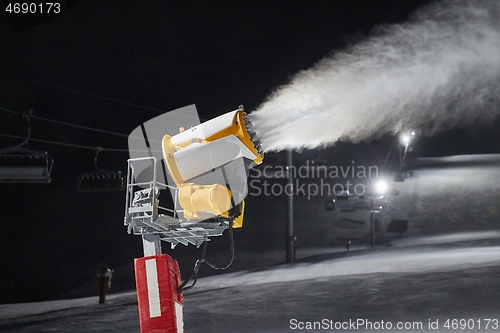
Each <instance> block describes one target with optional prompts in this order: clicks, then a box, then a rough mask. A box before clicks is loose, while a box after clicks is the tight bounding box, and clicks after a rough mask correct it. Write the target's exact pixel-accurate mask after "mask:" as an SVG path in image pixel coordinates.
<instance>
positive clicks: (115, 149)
mask: <svg viewBox="0 0 500 333" xmlns="http://www.w3.org/2000/svg"><path fill="white" fill-rule="evenodd" d="M0 136H4V137H7V138H13V139H25V138H24V137H22V136H17V135H10V134H4V133H0ZM30 141H35V142H42V143H49V144H53V145H60V146H66V147H73V148H81V149H89V150H96V147H95V146H94V147H91V146H84V145H78V144H74V143H65V142H57V141H51V140H42V139H30ZM102 151H114V152H147V151H146V150H141V149H139V150H134V149H131V150H129V149H123V148H102ZM154 152H157V151H154Z"/></svg>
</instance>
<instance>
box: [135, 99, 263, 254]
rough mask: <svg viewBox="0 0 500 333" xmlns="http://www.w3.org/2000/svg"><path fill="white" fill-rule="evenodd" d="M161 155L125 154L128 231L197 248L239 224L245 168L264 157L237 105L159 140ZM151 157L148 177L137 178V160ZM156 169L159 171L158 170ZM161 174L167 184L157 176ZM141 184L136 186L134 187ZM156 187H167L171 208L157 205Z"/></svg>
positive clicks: (258, 141) (250, 124) (158, 191)
mask: <svg viewBox="0 0 500 333" xmlns="http://www.w3.org/2000/svg"><path fill="white" fill-rule="evenodd" d="M161 147H162V153H163V159H162V160H161V161H158V160H157V158H155V157H154V156H148V157H142V158H135V159H129V161H128V173H127V185H126V189H127V194H126V211H125V225H126V226H127V227H128V231H129V233H133V234H136V235H157V236H158V237H159V238H160V239H161V240H163V241H166V242H169V243H170V244H171V247H172V248H174V247H175V246H176V245H177V244H179V243H180V244H183V245H188V244H192V245H195V246H197V247H199V246H200V245H201V244H202V243H203V242H205V241H208V240H209V238H210V237H212V236H219V235H221V234H222V233H223V231H224V230H226V229H228V228H230V227H233V228H239V227H241V226H242V223H243V213H244V197H245V196H246V194H247V178H248V172H249V169H250V168H252V167H253V166H255V165H258V164H260V163H262V160H263V158H264V156H263V153H262V149H261V144H260V140H259V138H258V136H257V133H256V132H255V130H254V129H253V125H252V123H251V122H250V121H249V120H248V119H247V116H246V113H245V112H244V111H243V110H242V109H238V110H236V111H232V112H228V113H226V114H223V115H221V116H219V117H217V118H214V119H212V120H209V121H206V122H204V123H202V124H200V125H198V126H195V127H192V128H190V129H188V130H184V128H180V132H179V133H178V134H175V135H170V134H166V135H165V136H164V137H163V140H162V144H161ZM144 161H150V163H151V165H152V168H153V170H152V172H151V173H149V174H150V175H151V176H152V178H151V179H148V180H147V181H138V180H137V178H136V174H135V169H134V164H135V163H136V162H144ZM160 168H161V170H159V169H160ZM158 171H160V172H162V173H163V174H165V177H164V179H167V183H162V182H160V181H159V180H158V179H157V178H158V177H157V174H158ZM139 186H140V187H141V188H142V189H140V190H136V189H137V187H139ZM160 188H166V189H169V190H170V191H171V193H172V197H173V207H170V208H167V207H163V206H160V203H159V195H160Z"/></svg>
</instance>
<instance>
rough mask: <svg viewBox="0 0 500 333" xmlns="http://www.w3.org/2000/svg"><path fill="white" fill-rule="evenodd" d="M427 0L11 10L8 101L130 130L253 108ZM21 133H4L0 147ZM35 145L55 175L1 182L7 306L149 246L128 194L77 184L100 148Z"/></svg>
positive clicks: (0, 117)
mask: <svg viewBox="0 0 500 333" xmlns="http://www.w3.org/2000/svg"><path fill="white" fill-rule="evenodd" d="M427 3H429V1H423V0H419V1H417V0H411V1H410V0H407V1H396V0H392V1H390V0H376V1H373V0H371V1H370V0H365V1H361V0H342V1H340V0H336V1H231V2H222V1H217V2H215V1H189V2H188V1H157V0H148V1H139V2H138V1H123V0H119V1H118V0H116V1H115V0H107V1H89V0H80V1H79V2H78V3H77V4H76V6H75V7H74V8H72V9H71V10H69V11H68V12H66V13H65V14H64V15H62V16H60V17H58V18H57V19H55V20H52V21H50V22H47V23H44V24H42V25H38V26H36V27H33V28H30V29H25V30H22V31H19V32H16V33H13V32H12V30H11V26H10V25H9V21H8V20H7V16H6V15H5V14H3V15H0V50H1V52H0V88H1V89H0V107H3V108H8V109H10V110H13V111H17V112H25V111H27V110H29V109H31V108H33V109H34V111H35V113H36V115H38V116H40V117H44V118H48V119H53V120H58V121H62V122H67V123H72V124H78V125H82V126H88V127H92V128H98V129H102V130H107V131H112V132H116V133H121V134H125V135H128V134H129V133H130V132H131V131H132V130H133V129H134V128H136V127H137V126H139V125H140V124H141V123H143V122H145V121H147V120H149V119H151V118H153V117H155V116H157V115H159V114H162V113H164V112H168V111H171V110H174V109H177V108H180V107H183V106H186V105H190V104H196V106H197V109H198V112H199V115H200V117H201V118H202V119H210V118H213V117H215V116H217V115H220V114H223V113H225V112H228V111H231V110H234V109H236V108H237V106H238V105H239V104H244V105H245V108H246V110H247V111H252V110H254V109H255V108H257V107H258V106H259V104H260V103H262V102H263V101H264V100H265V99H266V97H267V96H268V95H269V94H270V93H271V92H272V91H273V90H274V89H276V88H277V87H279V86H280V85H282V84H285V83H287V82H288V81H289V80H290V78H291V76H293V75H294V74H295V73H297V72H299V71H300V70H304V69H307V68H309V67H310V66H312V65H313V64H314V63H316V62H317V61H319V60H320V59H322V58H323V57H325V56H327V55H328V54H330V53H331V52H334V51H335V50H341V49H343V48H345V47H346V46H347V45H349V44H352V43H355V42H356V41H359V40H362V39H363V38H364V37H366V36H368V35H369V34H370V32H371V31H372V30H373V28H374V27H376V26H378V25H380V24H393V23H399V22H404V21H405V20H406V19H407V18H408V16H409V15H410V14H411V13H412V12H414V11H415V10H416V9H417V8H419V7H421V6H423V5H425V4H427ZM284 121H286V119H284ZM32 125H33V129H32V138H33V139H43V140H51V141H56V142H62V143H70V144H77V145H84V146H88V147H94V146H101V147H104V148H120V149H127V138H126V137H119V136H113V135H108V134H102V133H97V132H91V131H85V130H80V129H75V128H71V127H67V126H62V125H58V124H52V123H48V122H44V121H41V120H37V119H33V120H32ZM497 129H498V124H490V126H489V127H485V126H482V127H474V128H466V129H460V130H454V131H448V132H444V133H442V134H440V135H438V136H436V137H432V138H421V139H420V141H419V142H418V143H417V146H416V151H417V152H418V153H419V154H422V155H426V156H432V155H434V156H436V155H451V154H461V153H495V152H500V145H499V143H498V142H499V141H500V140H498V139H499V137H498V134H497ZM25 131H26V129H25V120H24V119H23V118H22V117H21V116H19V115H15V114H12V113H8V112H3V111H0V133H1V134H10V135H17V136H24V134H25ZM393 141H394V138H382V139H380V140H376V141H372V142H369V143H362V144H358V145H350V144H338V145H337V146H336V147H332V148H329V149H328V150H327V151H325V152H324V156H326V157H327V158H328V159H329V160H330V159H333V158H337V157H338V158H341V155H342V154H343V155H342V156H343V157H342V158H346V159H349V158H351V157H352V156H365V157H366V158H368V159H373V160H374V161H376V162H377V163H379V162H380V161H383V159H384V158H385V154H386V152H387V150H388V148H389V147H390V146H391V144H392V142H393ZM18 142H19V140H16V139H8V138H4V137H0V145H1V147H8V146H12V145H14V144H16V143H18ZM30 148H33V149H41V150H46V151H48V152H49V154H50V155H51V156H52V157H53V158H54V159H55V165H54V169H53V172H52V179H53V182H52V184H50V185H30V184H28V185H25V184H19V185H15V184H0V193H1V194H0V202H1V203H0V205H1V222H0V223H1V225H2V227H1V229H0V230H2V232H1V234H0V251H1V253H2V254H1V256H0V272H1V273H0V303H4V302H18V301H31V300H41V299H46V298H48V297H53V296H55V295H57V294H58V293H59V292H61V291H63V290H67V289H70V288H73V287H75V286H77V285H78V284H79V283H82V282H84V281H85V279H88V272H89V271H92V269H93V267H95V266H96V265H97V264H98V263H99V262H101V261H103V262H111V263H112V264H114V265H115V266H119V265H125V264H126V263H127V262H130V261H131V260H132V258H133V257H134V256H136V257H137V256H141V251H142V247H141V242H140V239H139V238H138V237H133V236H129V235H127V233H126V229H125V228H124V227H123V226H122V219H123V209H124V196H125V195H124V193H123V192H121V193H120V192H108V193H97V194H89V193H83V194H82V193H77V192H76V178H77V176H78V175H79V174H80V173H82V172H85V171H91V170H92V168H93V156H94V152H93V151H92V150H91V149H78V148H71V147H64V146H59V145H54V144H44V143H40V142H35V141H32V142H30ZM302 154H303V156H306V157H307V156H315V154H316V153H315V152H313V153H310V152H307V151H306V152H303V153H302ZM308 154H309V155H308ZM299 155H300V154H297V158H298V159H300V158H301V157H300V156H299ZM100 156H101V158H100V160H99V163H100V166H102V167H104V168H106V169H110V170H121V171H122V172H125V171H126V159H127V158H128V155H127V153H126V152H103V153H101V155H100ZM281 236H282V235H279V237H281ZM277 237H278V236H277ZM16 285H21V287H18V290H17V291H14V290H13V288H14V286H16Z"/></svg>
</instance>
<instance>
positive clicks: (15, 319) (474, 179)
mask: <svg viewBox="0 0 500 333" xmlns="http://www.w3.org/2000/svg"><path fill="white" fill-rule="evenodd" d="M419 162H420V164H419V165H418V166H416V167H415V168H414V170H413V171H412V173H411V174H409V175H408V176H409V178H408V179H406V180H405V182H403V183H398V184H397V185H396V186H397V188H398V190H399V191H400V194H399V195H398V196H393V197H391V198H390V201H391V203H390V204H388V205H387V206H388V207H389V209H387V210H386V211H385V212H384V216H383V217H382V216H381V219H382V220H383V221H384V223H385V222H387V221H390V220H391V219H393V218H401V217H403V218H407V219H408V220H409V221H410V223H409V230H408V234H407V235H406V236H404V237H402V238H398V239H393V240H392V241H391V242H390V245H391V246H385V245H378V246H377V247H375V248H374V249H371V248H368V247H364V246H355V247H354V248H353V249H352V250H351V251H350V252H345V250H344V249H342V248H332V247H322V248H300V249H299V250H298V253H297V254H298V258H299V260H298V261H297V263H295V264H280V265H273V266H266V267H262V268H256V269H251V270H245V271H239V272H232V273H228V274H222V275H217V276H211V277H206V278H201V279H200V280H199V281H198V284H197V286H196V287H195V288H194V289H193V290H192V291H190V292H187V293H186V297H185V328H186V332H188V333H193V332H243V333H246V332H268V333H277V332H293V331H304V332H313V331H316V330H317V331H320V330H329V331H335V332H351V331H352V332H494V331H498V330H500V309H499V307H498V303H499V301H500V284H499V282H498V276H499V274H500V230H499V229H500V228H498V223H499V222H500V221H499V220H500V218H499V214H500V211H499V210H498V208H497V207H498V203H499V202H500V193H499V191H498V185H497V184H498V180H499V179H500V178H499V176H500V168H499V166H500V156H498V155H483V156H477V155H476V156H465V157H464V156H460V157H450V158H441V159H424V160H421V161H419ZM365 231H366V230H363V232H365ZM360 232H361V231H360ZM242 256H243V257H244V260H252V259H253V260H255V261H257V262H260V260H261V259H262V258H265V259H266V260H264V261H262V263H266V264H269V263H270V262H271V261H272V260H270V258H276V253H275V252H268V253H266V252H259V253H253V254H252V253H248V252H246V253H243V254H242ZM252 256H253V258H252ZM454 320H455V321H454ZM405 326H406V328H405ZM302 328H303V329H302ZM377 328H378V329H377ZM0 331H1V332H30V333H31V332H139V323H138V314H137V304H136V296H135V292H133V291H131V292H128V293H121V294H112V295H109V297H108V302H107V304H105V305H98V304H97V297H91V298H81V299H69V300H63V301H51V302H40V303H24V304H8V305H0Z"/></svg>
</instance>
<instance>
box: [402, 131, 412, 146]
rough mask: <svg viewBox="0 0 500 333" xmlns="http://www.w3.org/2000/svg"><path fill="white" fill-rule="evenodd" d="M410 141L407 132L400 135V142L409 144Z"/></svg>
mask: <svg viewBox="0 0 500 333" xmlns="http://www.w3.org/2000/svg"><path fill="white" fill-rule="evenodd" d="M410 141H411V137H410V136H409V135H408V134H403V135H401V143H402V144H404V145H406V146H407V145H409V144H410Z"/></svg>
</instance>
